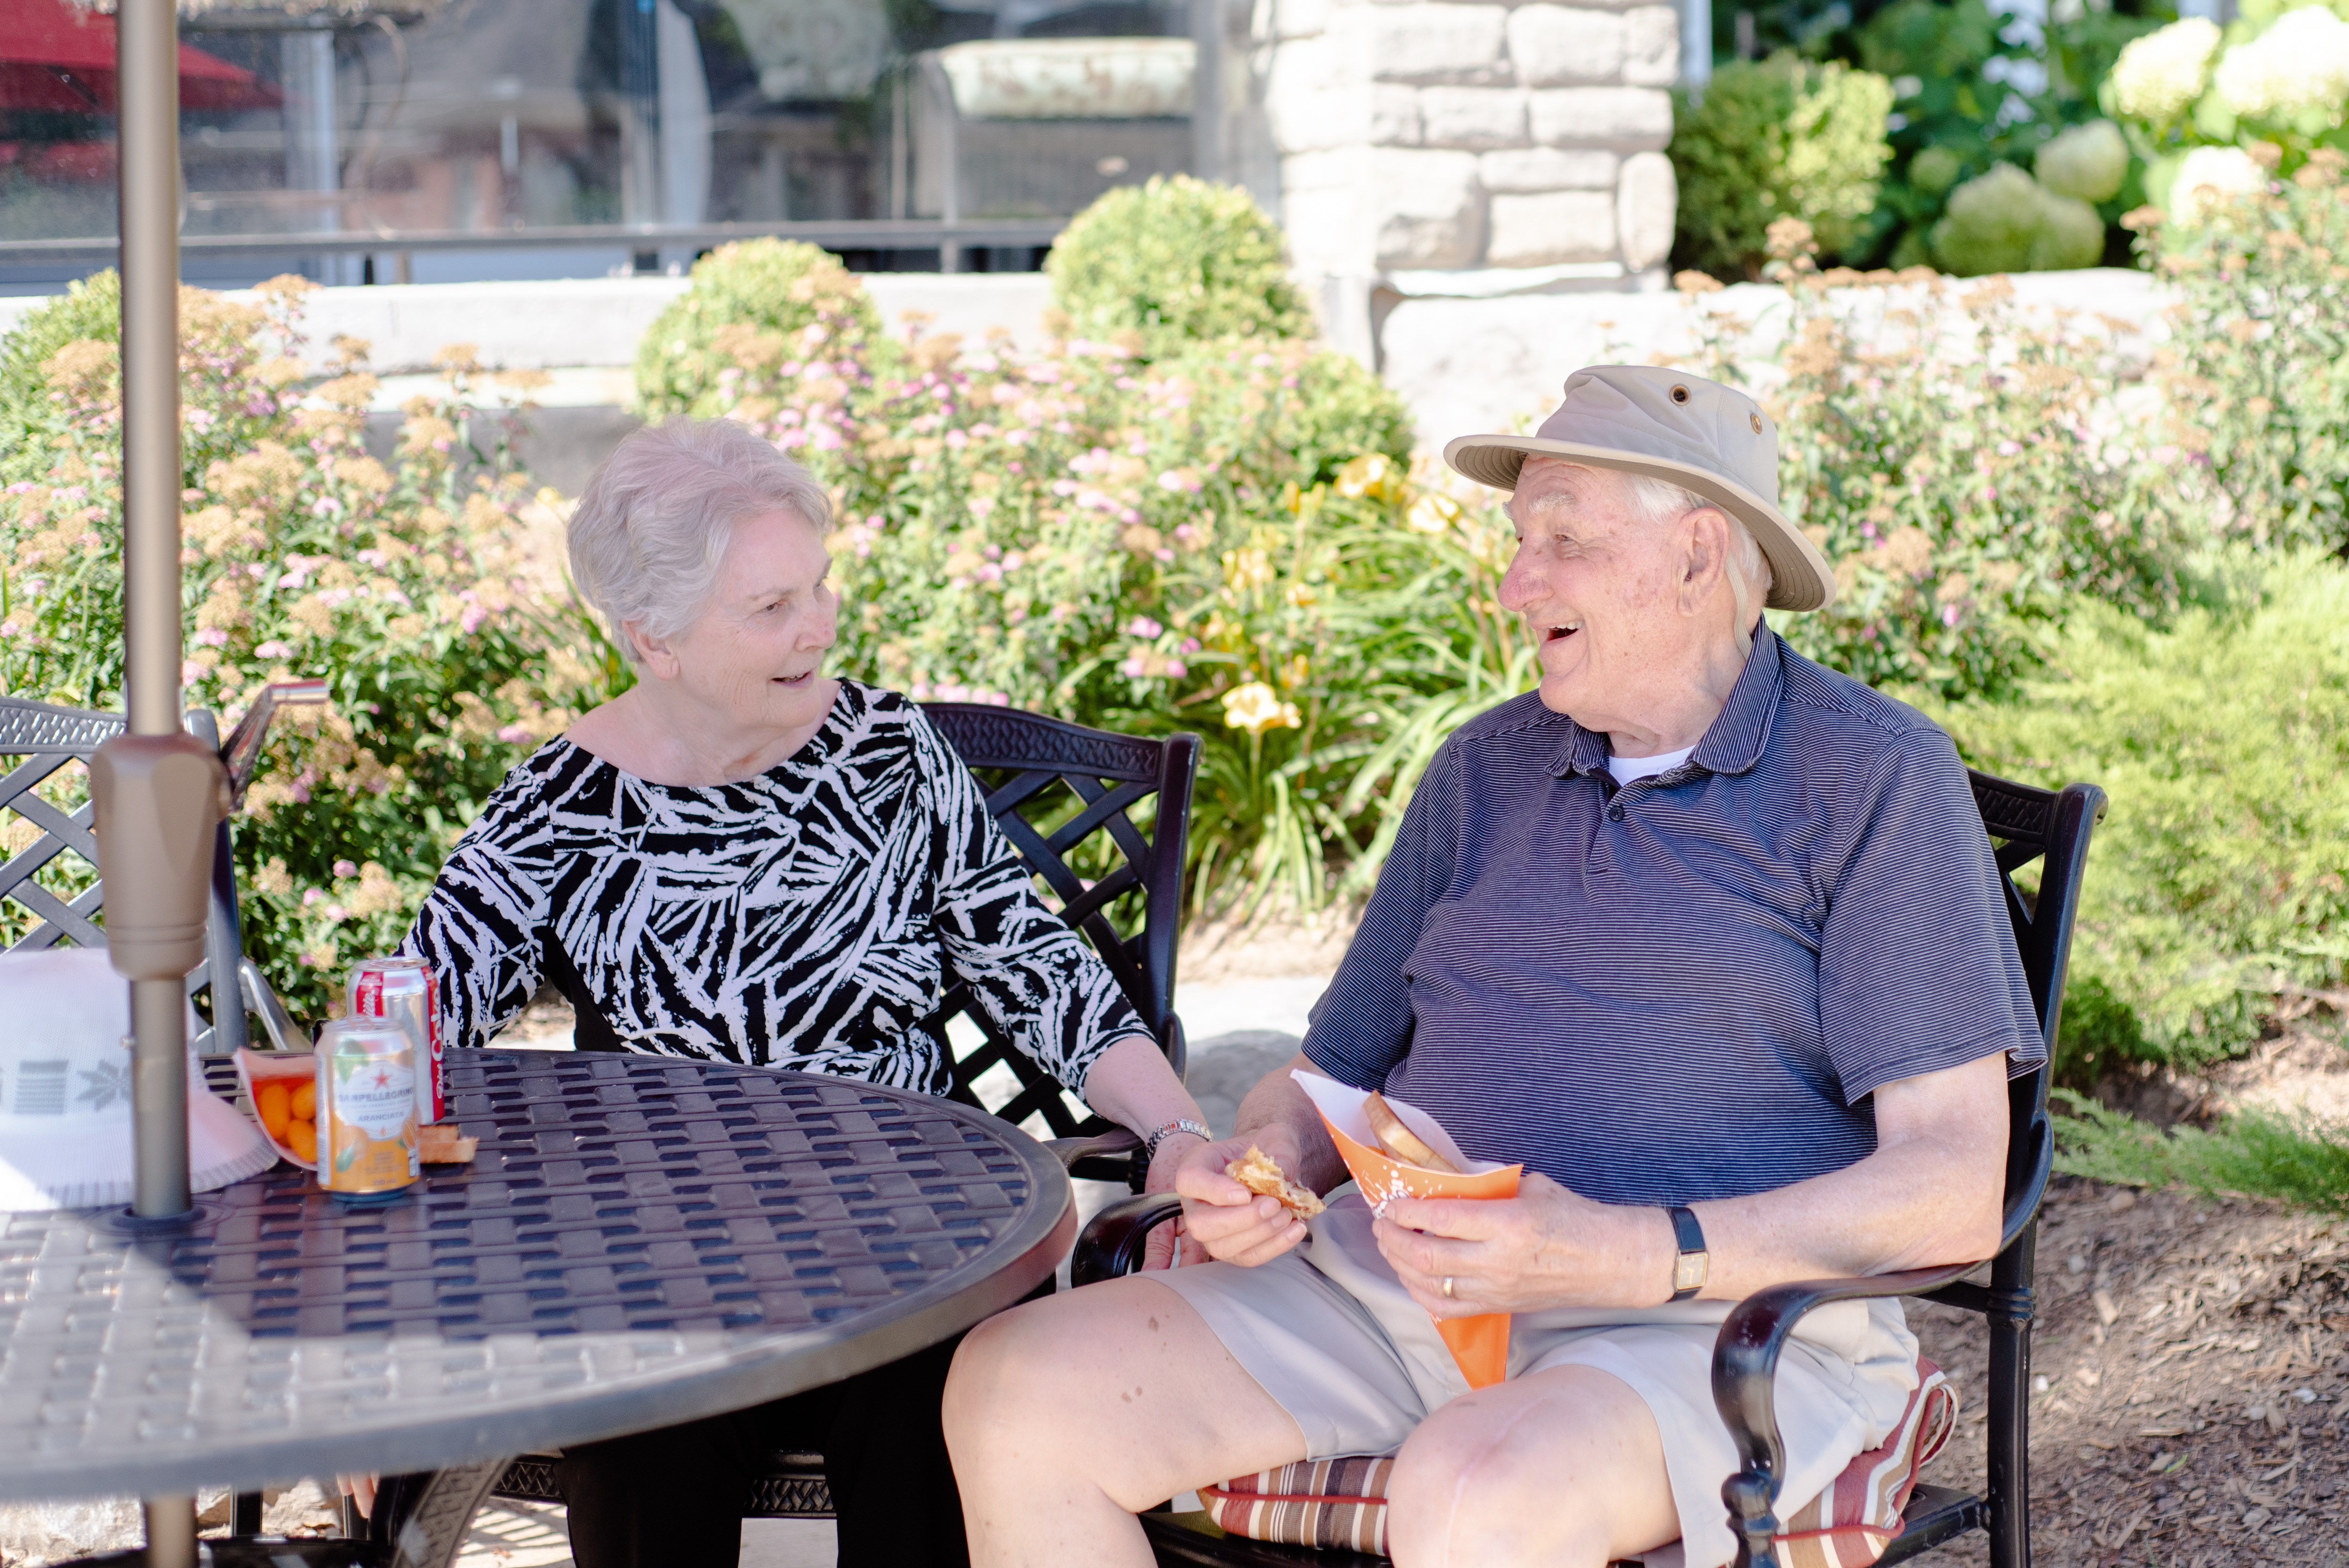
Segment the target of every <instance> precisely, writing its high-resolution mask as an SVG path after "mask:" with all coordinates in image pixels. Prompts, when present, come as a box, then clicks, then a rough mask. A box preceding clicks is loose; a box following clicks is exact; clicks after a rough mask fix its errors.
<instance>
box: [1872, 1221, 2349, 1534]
mask: <svg viewBox="0 0 2349 1568" xmlns="http://www.w3.org/2000/svg"><path fill="white" fill-rule="evenodd" d="M2038 1256H2039V1284H2040V1288H2039V1303H2040V1312H2039V1318H2038V1332H2037V1334H2036V1336H2035V1339H2034V1345H2033V1367H2032V1369H2033V1387H2034V1389H2036V1390H2037V1391H2036V1392H2034V1393H2033V1397H2032V1410H2031V1498H2032V1554H2033V1561H2034V1562H2035V1563H2037V1564H2038V1565H2039V1568H2118V1565H2121V1564H2127V1565H2130V1568H2172V1565H2175V1568H2216V1565H2218V1564H2235V1563H2242V1564H2252V1563H2293V1564H2301V1563H2305V1564H2309V1565H2311V1568H2333V1565H2344V1564H2349V1522H2344V1521H2349V1439H2344V1426H2349V1222H2344V1221H2340V1220H2333V1219H2326V1218H2323V1217H2316V1216H2311V1215H2308V1214H2302V1213H2293V1212H2289V1211H2286V1210H2284V1209H2283V1208H2282V1206H2280V1205H2276V1204H2271V1203H2265V1202H2252V1201H2249V1200H2243V1199H2209V1198H2200V1197H2196V1196H2193V1195H2190V1194H2186V1193H2182V1192H2176V1191H2171V1192H2159V1193H2145V1192H2138V1191H2132V1190H2129V1189H2126V1188H2115V1187H2107V1186H2105V1185H2103V1184H2102V1183H2099V1182H2094V1181H2081V1180H2076V1179H2075V1178H2071V1177H2062V1176H2059V1177H2057V1178H2056V1179H2055V1185H2054V1188H2053V1189H2052V1190H2051V1191H2050V1192H2049V1193H2048V1197H2047V1202H2046V1205H2045V1207H2044V1210H2043V1211H2042V1219H2041V1228H2040V1240H2039V1253H2038ZM1909 1322H1910V1324H1911V1325H1912V1326H1914V1327H1915V1328H1916V1330H1917V1335H1918V1337H1919V1339H1920V1341H1921V1342H1922V1343H1923V1346H1924V1348H1925V1353H1926V1355H1928V1356H1929V1357H1932V1358H1933V1359H1934V1360H1935V1361H1937V1362H1939V1363H1940V1365H1941V1366H1942V1367H1945V1368H1947V1369H1949V1371H1950V1373H1951V1380H1952V1381H1953V1382H1954V1383H1955V1384H1956V1385H1957V1387H1958V1388H1959V1391H1960V1395H1961V1399H1962V1400H1963V1408H1962V1409H1961V1414H1960V1417H1959V1427H1958V1431H1957V1434H1956V1436H1955V1437H1954V1438H1953V1439H1951V1444H1950V1447H1949V1448H1948V1449H1946V1450H1945V1451H1944V1452H1943V1453H1942V1455H1941V1457H1940V1459H1939V1460H1936V1461H1935V1462H1934V1464H1933V1465H1932V1467H1931V1469H1930V1470H1928V1471H1927V1472H1926V1474H1925V1479H1926V1480H1930V1481H1933V1482H1935V1483H1937V1484H1939V1485H1942V1486H1959V1487H1963V1488H1965V1489H1966V1490H1968V1491H1977V1492H1978V1491H1981V1490H1982V1483H1983V1465H1984V1453H1983V1443H1984V1433H1985V1431H1986V1420H1987V1408H1988V1406H1987V1396H1986V1394H1985V1391H1984V1385H1983V1377H1984V1374H1985V1372H1986V1370H1987V1367H1988V1364H1989V1349H1988V1345H1989V1340H1988V1336H1987V1334H1986V1333H1985V1332H1984V1329H1983V1326H1982V1320H1981V1319H1980V1318H1978V1317H1975V1316H1972V1315H1970V1314H1966V1313H1961V1312H1957V1311H1955V1310H1953V1309H1951V1308H1948V1307H1942V1306H1936V1305H1929V1304H1925V1303H1910V1304H1909ZM1989 1559H1990V1553H1989V1547H1988V1544H1987V1542H1985V1540H1984V1538H1983V1537H1982V1536H1980V1535H1974V1536H1970V1537H1968V1538H1967V1539H1966V1540H1965V1541H1963V1542H1955V1543H1952V1544H1951V1546H1949V1547H1946V1548H1944V1549H1943V1550H1942V1552H1940V1553H1937V1554H1934V1555H1933V1556H1932V1557H1931V1558H1930V1559H1929V1561H1933V1562H1944V1563H1951V1564H1953V1565H1954V1564H1958V1563H1988V1562H1989Z"/></svg>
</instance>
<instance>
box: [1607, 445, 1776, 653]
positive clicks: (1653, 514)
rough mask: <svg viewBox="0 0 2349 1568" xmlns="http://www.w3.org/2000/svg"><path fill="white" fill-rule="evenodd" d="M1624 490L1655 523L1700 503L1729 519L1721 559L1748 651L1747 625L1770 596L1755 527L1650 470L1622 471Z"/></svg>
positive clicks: (1742, 646)
mask: <svg viewBox="0 0 2349 1568" xmlns="http://www.w3.org/2000/svg"><path fill="white" fill-rule="evenodd" d="M1621 478H1622V480H1623V493H1624V495H1625V496H1626V497H1627V498H1628V499H1629V500H1630V503H1631V511H1632V512H1633V513H1634V514H1635V515H1636V516H1638V517H1640V519H1641V520H1642V521H1648V522H1654V523H1665V522H1676V521H1679V520H1680V519H1682V518H1684V517H1686V516H1687V515H1688V514H1689V513H1691V512H1692V511H1697V510H1698V509H1699V508H1701V507H1708V506H1709V507H1711V508H1713V511H1717V512H1719V513H1721V515H1722V516H1723V517H1725V518H1727V519H1728V520H1729V556H1728V559H1726V560H1725V561H1723V562H1722V565H1723V567H1724V568H1726V569H1727V571H1728V573H1729V597H1730V600H1731V602H1732V603H1734V604H1735V605H1736V607H1737V647H1738V651H1739V652H1740V653H1741V654H1743V653H1746V652H1749V651H1750V650H1751V645H1752V636H1751V634H1750V633H1749V632H1748V630H1747V627H1748V626H1750V625H1751V624H1752V623H1753V620H1754V603H1755V602H1756V601H1757V600H1760V601H1764V602H1766V601H1767V600H1768V599H1769V597H1770V583H1771V575H1770V558H1769V557H1768V556H1766V555H1764V554H1763V553H1762V544H1761V542H1760V541H1759V540H1757V539H1755V538H1754V531H1753V530H1752V529H1750V528H1748V527H1746V526H1745V524H1744V522H1743V521H1740V520H1739V519H1738V517H1737V515H1736V514H1735V513H1734V512H1733V511H1730V510H1729V509H1728V508H1727V507H1724V506H1723V505H1722V504H1721V503H1720V502H1719V501H1714V500H1706V499H1705V498H1704V497H1702V496H1701V495H1699V494H1697V493H1696V491H1694V490H1689V489H1687V488H1685V487H1683V486H1681V485H1676V484H1674V483H1672V481H1671V480H1660V479H1657V478H1655V477H1653V476H1652V475H1649V474H1623V475H1621Z"/></svg>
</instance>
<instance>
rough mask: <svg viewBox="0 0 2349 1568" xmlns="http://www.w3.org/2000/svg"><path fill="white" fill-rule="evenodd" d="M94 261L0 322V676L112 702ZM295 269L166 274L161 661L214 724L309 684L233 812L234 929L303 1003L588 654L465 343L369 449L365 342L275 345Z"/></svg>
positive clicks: (535, 726) (106, 475) (429, 870)
mask: <svg viewBox="0 0 2349 1568" xmlns="http://www.w3.org/2000/svg"><path fill="white" fill-rule="evenodd" d="M114 287H115V285H114V281H113V279H112V278H111V276H110V275H109V276H103V277H101V278H99V279H98V280H94V281H93V282H92V283H91V284H88V285H85V286H84V288H83V289H81V290H80V291H79V292H78V293H77V294H69V295H68V296H67V297H66V298H64V299H62V300H60V301H58V302H56V303H54V304H50V305H47V306H45V307H43V308H42V309H41V310H38V311H36V312H35V313H33V315H31V316H30V317H28V318H27V319H26V321H25V322H24V323H23V324H22V325H20V327H19V329H18V330H17V331H16V333H15V334H12V335H11V336H10V337H9V339H8V340H7V343H6V344H5V346H0V363H5V366H7V367H8V368H9V370H10V372H11V373H14V372H16V370H17V369H18V368H19V367H20V366H22V364H23V363H24V362H25V361H26V360H27V359H29V358H30V357H31V356H34V355H36V354H37V355H39V356H40V357H39V360H38V366H37V368H38V374H39V377H40V382H39V384H38V388H37V390H36V391H32V392H30V393H29V395H26V396H24V397H20V399H19V400H18V401H16V402H15V403H14V404H12V405H11V406H10V407H8V408H7V409H6V410H5V415H0V418H6V419H8V420H9V421H11V422H12V423H13V425H14V426H15V428H16V429H18V430H21V431H24V432H26V433H27V435H28V438H27V439H26V440H25V441H24V442H23V443H22V444H18V445H15V446H13V447H12V449H10V450H9V451H8V453H7V454H6V456H5V459H0V465H5V467H4V468H0V472H4V473H5V478H6V480H7V481H8V482H7V483H6V485H5V490H0V691H5V692H6V693H7V694H8V695H10V696H21V697H30V698H34V699H36V700H39V701H45V702H54V703H60V704H65V705H68V706H72V707H94V708H112V709H119V707H121V702H122V696H121V686H122V639H121V592H122V589H121V579H122V527H121V488H120V487H121V456H120V453H121V400H120V377H119V365H118V356H117V353H116V346H115V344H114V343H113V342H112V341H110V338H111V335H112V332H113V318H112V316H111V315H110V314H109V313H107V312H106V311H105V310H103V309H102V308H100V304H99V302H104V301H107V300H110V299H111V298H112V297H114ZM312 287H313V285H311V284H307V283H305V282H304V281H303V280H302V279H299V278H277V279H273V280H272V281H271V282H269V283H267V284H263V285H262V286H261V287H260V289H258V290H257V291H255V292H256V294H257V296H258V297H257V303H255V304H239V303H236V302H233V301H231V300H228V299H225V298H223V297H222V296H220V295H218V294H207V293H205V292H204V291H202V290H196V289H187V290H183V291H181V326H182V341H181V374H182V398H183V405H182V406H183V416H182V418H183V432H184V445H183V452H184V456H185V460H186V485H187V490H186V491H185V493H184V495H183V499H182V510H183V524H182V526H183V531H184V549H183V551H182V554H181V562H182V565H181V582H182V584H183V593H184V599H183V603H184V606H185V610H184V614H185V616H186V625H187V632H188V647H189V654H188V658H187V661H186V665H185V667H184V668H183V669H182V671H181V678H182V680H183V682H184V683H185V688H186V693H185V700H186V702H187V704H188V706H189V707H191V708H196V707H202V708H209V709H210V710H212V713H213V714H214V715H215V716H216V717H218V719H219V720H220V723H221V726H222V729H223V730H225V729H226V728H227V727H229V726H230V725H232V724H233V723H234V722H235V720H236V718H237V717H239V716H240V715H241V714H242V713H243V710H244V708H245V707H247V706H248V705H249V704H250V703H251V702H252V701H253V699H254V696H256V695H257V694H258V692H259V691H260V689H261V688H262V687H263V686H265V685H266V684H267V683H269V682H270V681H273V680H285V679H298V678H306V677H311V676H323V677H325V678H326V679H327V680H328V682H329V683H330V688H331V692H332V704H331V706H330V707H327V708H326V709H325V710H319V709H295V710H293V711H292V712H291V713H289V714H288V715H286V716H285V717H281V718H280V720H279V721H278V726H277V727H276V728H275V729H274V730H273V732H272V740H271V744H270V747H269V749H268V751H267V753H266V755H265V758H264V765H263V767H262V769H261V771H260V773H259V776H258V777H257V779H255V782H254V786H253V789H252V790H251V793H250V794H249V795H248V796H247V800H246V810H245V813H244V815H243V816H242V817H240V818H238V819H237V820H236V821H235V822H234V824H233V831H234V838H235V844H236V867H237V881H238V885H239V888H240V889H241V891H242V892H243V898H244V904H243V912H244V921H245V940H246V950H247V951H248V952H249V953H250V954H252V955H253V956H254V959H255V960H256V961H257V962H258V963H259V964H260V965H261V966H262V968H263V970H264V973H266V974H267V975H268V976H269V978H270V980H271V982H272V983H273V984H274V985H275V986H276V987H277V988H278V990H279V992H280V994H281V995H284V996H285V1000H286V1002H287V1004H288V1005H289V1006H292V1007H293V1008H294V1009H295V1012H296V1013H297V1014H299V1015H302V1016H309V1017H318V1016H325V1014H326V1012H327V1011H328V1010H329V1008H330V1007H331V1006H333V1005H334V998H335V996H336V987H337V985H338V984H339V982H340V980H341V978H342V975H343V972H344V971H345V970H346V969H347V967H348V965H350V964H351V963H352V962H354V961H355V960H357V959H358V958H362V957H365V956H367V955H368V954H375V953H383V952H388V951H389V950H390V948H391V947H392V945H393V944H396V943H397V942H398V939H399V936H400V934H401V933H402V932H403V931H404V930H405V928H406V926H407V923H408V920H409V915H410V913H412V911H413V908H414V905H415V903H416V901H417V900H418V899H419V897H420V896H421V894H422V892H423V891H424V889H425V888H426V887H427V886H428V885H429V882H430V880H431V878H432V876H433V874H434V873H435V872H437V871H438V869H439V866H440V860H441V858H442V856H443V855H444V854H445V853H446V852H447V851H448V849H449V846H450V844H451V843H452V842H454V841H455V839H456V836H457V834H458V833H459V832H460V831H461V830H462V829H463V828H464V827H465V825H466V824H467V823H468V822H470V821H471V820H472V817H473V815H474V814H475V812H476V811H478V810H479V809H480V807H481V802H482V801H483V800H484V799H486V798H487V796H488V794H489V792H490V790H491V789H493V788H495V787H496V785H497V783H498V781H499V780H500V779H502V778H503V777H504V775H505V772H506V770H507V769H509V768H510V767H512V765H513V763H514V762H515V761H517V760H519V759H520V758H522V757H523V755H524V754H526V753H527V752H528V751H529V750H530V749H531V748H533V747H535V746H537V745H538V744H539V743H540V742H541V741H543V740H544V739H545V738H548V737H550V736H553V735H554V734H557V733H559V732H560V731H561V730H562V729H563V728H564V726H565V725H566V724H568V722H569V720H570V717H571V714H572V712H573V711H574V709H575V708H577V707H582V706H585V705H587V704H589V703H592V702H593V701H594V700H596V697H597V695H598V694H599V693H600V692H602V691H603V690H605V689H606V688H607V687H608V686H609V683H610V681H611V679H612V678H613V673H612V671H611V670H610V668H609V667H608V666H607V665H606V663H605V659H604V657H603V651H602V648H601V644H600V641H599V640H598V639H596V637H595V634H594V630H593V628H592V626H591V625H589V624H587V623H586V622H585V618H584V617H582V616H579V615H577V614H575V612H573V611H572V610H571V609H570V607H569V604H568V598H567V595H566V594H565V593H564V592H563V590H562V586H561V583H560V579H559V577H553V576H552V574H551V573H549V571H547V570H546V569H545V568H544V567H543V565H542V564H541V563H540V562H536V561H534V560H533V557H532V555H531V553H530V550H529V548H528V545H529V539H528V535H527V531H525V529H524V528H523V524H522V521H521V513H522V512H523V510H524V509H525V508H526V507H528V506H530V505H532V504H533V496H532V494H531V487H530V484H529V481H528V480H527V479H526V478H525V477H524V476H523V474H522V473H521V471H520V470H519V469H517V468H516V467H515V465H514V463H513V460H512V451H511V449H510V447H509V446H508V445H507V444H506V442H505V441H504V440H503V438H502V437H501V438H495V439H493V440H492V442H491V444H490V445H489V446H487V447H486V448H484V447H481V446H477V445H475V444H474V442H473V441H472V440H471V438H469V435H468V432H469V431H480V430H481V429H483V428H484V427H485V421H483V420H482V419H481V418H478V417H477V416H476V414H475V411H474V410H473V408H472V407H471V387H473V386H474V385H475V384H476V383H477V382H478V381H479V379H480V378H481V371H480V369H479V367H478V366H476V365H475V364H474V363H473V361H472V356H471V351H470V350H469V349H464V348H461V347H460V348H457V349H452V350H449V351H444V358H443V369H444V371H445V372H446V373H447V375H448V377H449V386H448V389H447V390H446V391H445V392H443V393H441V394H440V395H437V396H431V397H417V398H415V399H413V400H412V401H411V402H410V403H409V405H408V407H407V418H406V420H405V423H404V424H403V426H402V428H401V431H400V434H399V438H398V448H397V450H396V451H395V452H394V453H393V454H392V456H391V458H390V459H389V461H388V462H387V461H383V460H379V459H377V458H375V457H374V456H371V455H370V454H369V453H368V451H367V447H366V443H365V441H364V439H363V433H364V428H365V422H366V417H367V406H368V403H369V401H370V399H371V398H372V397H373V396H374V393H375V387H376V383H375V379H374V377H371V376H369V375H367V372H366V370H365V368H364V357H365V354H366V346H365V345H363V344H360V343H357V342H356V341H353V340H349V339H342V340H338V341H337V342H336V345H335V346H334V347H333V350H332V352H331V354H330V355H329V356H327V357H326V360H325V361H324V362H323V363H321V364H318V365H311V364H306V363H305V362H304V361H303V360H301V359H299V358H297V357H296V356H295V350H296V349H298V348H299V347H300V346H301V342H302V339H301V335H300V309H301V303H302V298H303V296H304V294H306V293H307V292H309V290H310V289H311V288H312ZM98 332H103V333H104V334H106V335H105V336H98V335H80V334H83V333H98ZM68 333H71V334H74V335H71V336H67V334H68ZM60 338H63V341H59V339H60ZM321 373H323V375H324V377H325V378H324V379H323V380H320V379H318V377H319V376H320V374H321ZM21 384H22V383H21V378H20V381H19V385H20V386H21ZM516 390H518V391H519V390H526V388H525V387H517V388H516ZM620 678H622V679H625V677H620ZM84 787H85V786H84V783H83V779H82V776H81V775H80V774H79V773H78V772H76V773H73V774H71V775H69V776H66V777H64V778H62V779H59V780H57V781H56V782H55V784H54V788H53V789H52V790H51V798H52V799H53V801H54V802H55V803H57V804H59V805H64V806H71V805H74V804H78V792H79V791H80V790H81V789H83V788H84ZM6 832H7V834H8V842H7V848H8V849H9V850H10V851H16V850H18V849H21V848H23V847H24V846H25V845H26V844H28V843H30V842H31V841H32V840H33V839H34V838H35V837H36V836H37V829H36V827H35V825H34V824H33V823H31V822H30V821H29V820H26V819H24V818H22V817H12V818H10V820H8V823H7V828H6ZM76 867H78V861H74V860H73V858H72V857H66V858H64V859H62V860H60V861H58V862H55V863H54V865H53V867H52V869H51V870H50V871H49V872H45V873H44V876H45V878H50V879H59V880H57V884H56V886H55V887H53V891H58V892H67V893H69V892H74V891H78V889H76V888H72V887H70V886H68V885H67V881H66V880H63V879H70V878H71V877H72V876H74V875H75V874H77V872H76V870H75V868H76ZM80 874H84V875H86V874H87V872H86V868H83V869H82V870H81V873H80ZM14 934H21V933H20V932H18V931H16V930H15V929H13V928H12V929H11V930H10V931H9V932H7V933H5V934H0V936H5V935H14Z"/></svg>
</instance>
